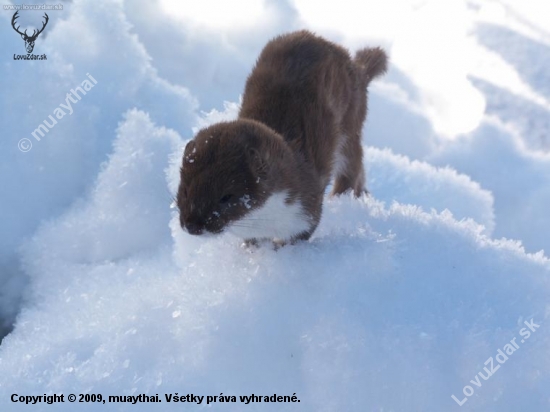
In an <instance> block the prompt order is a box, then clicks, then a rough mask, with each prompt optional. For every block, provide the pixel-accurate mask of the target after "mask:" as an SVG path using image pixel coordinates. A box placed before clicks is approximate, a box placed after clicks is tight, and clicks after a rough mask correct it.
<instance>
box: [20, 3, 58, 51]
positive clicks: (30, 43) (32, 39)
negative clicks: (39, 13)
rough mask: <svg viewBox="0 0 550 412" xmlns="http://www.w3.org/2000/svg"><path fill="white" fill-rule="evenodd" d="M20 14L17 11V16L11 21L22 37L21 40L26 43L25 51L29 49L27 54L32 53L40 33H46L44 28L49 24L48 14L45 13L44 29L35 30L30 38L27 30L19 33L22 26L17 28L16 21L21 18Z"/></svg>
mask: <svg viewBox="0 0 550 412" xmlns="http://www.w3.org/2000/svg"><path fill="white" fill-rule="evenodd" d="M18 13H19V11H16V12H15V14H14V15H13V17H12V19H11V26H12V27H13V29H14V30H15V31H16V32H17V33H19V34H20V35H21V38H22V39H23V40H24V41H25V49H27V53H32V51H33V50H34V42H35V41H36V39H37V37H38V36H39V35H40V33H42V32H43V31H44V28H45V27H46V25H47V24H48V21H49V17H48V15H47V14H46V13H44V23H42V28H41V29H40V30H34V31H33V33H32V35H30V36H29V35H28V34H27V30H25V31H24V32H21V31H19V27H21V26H17V27H15V24H16V20H17V18H18V17H19V16H18Z"/></svg>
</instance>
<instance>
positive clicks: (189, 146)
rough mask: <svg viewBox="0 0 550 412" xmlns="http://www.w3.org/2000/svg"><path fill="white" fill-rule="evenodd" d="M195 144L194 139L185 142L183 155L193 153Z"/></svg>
mask: <svg viewBox="0 0 550 412" xmlns="http://www.w3.org/2000/svg"><path fill="white" fill-rule="evenodd" d="M196 147H197V146H196V145H195V141H194V140H191V141H190V142H189V143H187V145H186V146H185V150H184V151H183V155H184V156H188V155H190V154H191V153H194V152H193V150H195V149H196Z"/></svg>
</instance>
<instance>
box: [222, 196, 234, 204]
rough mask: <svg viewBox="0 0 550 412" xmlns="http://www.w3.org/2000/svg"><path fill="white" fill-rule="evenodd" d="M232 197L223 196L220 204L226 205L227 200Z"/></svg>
mask: <svg viewBox="0 0 550 412" xmlns="http://www.w3.org/2000/svg"><path fill="white" fill-rule="evenodd" d="M232 197H233V195H224V196H223V197H222V198H221V199H220V203H227V202H229V200H230V199H231V198H232Z"/></svg>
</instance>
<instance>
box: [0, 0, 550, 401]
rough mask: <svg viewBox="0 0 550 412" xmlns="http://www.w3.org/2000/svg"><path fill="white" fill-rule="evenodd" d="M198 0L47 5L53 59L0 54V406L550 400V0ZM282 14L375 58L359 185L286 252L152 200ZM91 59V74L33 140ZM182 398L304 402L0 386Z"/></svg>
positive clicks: (230, 99) (171, 179) (10, 49)
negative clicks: (374, 52)
mask: <svg viewBox="0 0 550 412" xmlns="http://www.w3.org/2000/svg"><path fill="white" fill-rule="evenodd" d="M201 4H202V5H201V6H200V7H199V6H197V7H196V8H193V12H188V13H186V8H187V9H188V8H191V7H192V6H191V5H190V4H188V3H186V2H185V4H184V3H179V2H173V1H168V0H158V1H154V2H151V1H145V0H136V1H133V2H125V1H122V0H106V1H104V2H101V3H100V2H92V1H89V0H75V1H74V2H72V3H64V7H65V10H64V11H63V12H53V11H52V12H51V13H49V14H50V23H49V24H50V26H49V27H48V31H47V35H45V36H44V37H43V38H40V39H39V40H38V41H37V43H36V49H35V50H36V52H38V51H39V50H41V52H45V53H46V54H47V55H48V61H47V63H46V64H44V62H21V61H12V60H9V59H7V60H6V61H5V62H4V64H3V65H2V66H1V67H0V74H1V75H0V86H1V87H2V90H4V93H2V95H1V96H0V99H1V103H2V108H3V109H4V110H3V111H2V112H1V113H0V119H1V124H2V131H3V137H4V138H3V139H1V140H0V199H2V202H1V203H0V209H1V212H2V213H0V228H1V230H0V283H1V284H2V288H1V289H0V334H1V330H2V329H4V330H5V331H6V333H7V332H8V331H9V330H11V328H12V325H14V326H13V331H11V333H9V334H8V335H7V336H6V337H5V338H4V340H3V341H2V343H1V345H0V410H1V411H11V410H23V409H26V410H32V411H40V410H56V411H57V410H67V411H69V410H71V411H73V410H82V411H86V410H94V411H95V410H144V411H145V410H146V411H149V410H176V409H177V410H179V409H197V410H199V409H205V408H213V409H216V410H230V411H241V410H243V409H244V408H247V409H250V410H303V411H374V410H376V411H420V410H421V411H451V410H459V409H460V410H472V411H517V410H528V411H546V410H548V407H549V405H550V397H549V394H548V393H549V392H548V387H549V386H550V375H549V370H550V365H549V363H550V356H549V355H548V353H549V347H550V327H548V324H547V323H548V322H547V319H548V317H549V315H550V306H549V304H548V296H549V293H550V284H549V276H550V261H549V260H548V258H547V256H546V255H545V254H544V252H538V251H539V250H541V249H545V250H546V251H548V250H550V237H549V236H548V233H549V231H550V219H549V218H548V206H547V205H548V204H550V143H549V142H550V140H549V139H550V133H549V130H550V122H549V121H548V119H549V118H550V116H549V114H550V113H549V112H550V77H549V76H548V71H547V69H546V68H547V67H548V62H550V31H549V29H548V27H550V26H549V25H548V23H550V17H548V16H550V10H549V9H548V5H547V2H545V1H540V2H537V1H535V0H532V1H522V2H519V1H513V0H490V1H481V0H469V1H464V0H415V1H410V2H409V1H404V0H391V1H387V0H384V1H382V0H375V1H372V2H357V1H352V0H345V1H344V0H342V1H340V2H338V3H334V4H328V3H327V4H326V7H325V6H323V8H322V11H321V8H320V6H319V4H318V2H313V1H311V0H295V1H292V2H291V1H286V2H284V1H283V2H274V1H267V0H266V1H265V2H263V5H262V7H261V8H259V9H258V8H257V6H256V5H252V4H248V6H249V7H252V11H253V12H251V13H249V14H247V13H244V12H242V10H243V9H239V10H240V11H241V13H235V12H234V10H235V9H231V10H226V9H224V8H223V7H220V8H218V7H217V6H216V5H217V3H215V2H212V1H205V2H201ZM336 4H338V6H336ZM245 6H247V2H243V3H242V4H241V7H243V8H244V7H245ZM235 7H236V8H237V9H238V6H235ZM216 9H218V14H216ZM344 11H345V13H344ZM29 13H30V12H29ZM29 13H25V14H24V15H29ZM209 13H212V14H215V16H212V18H209V17H208V16H209ZM11 16H12V13H11V12H7V11H3V10H2V11H1V12H0V20H2V24H0V38H1V39H2V45H3V47H2V50H4V51H6V53H7V56H8V57H10V56H11V53H21V50H22V47H23V43H22V41H21V39H20V38H19V37H18V36H16V35H15V34H14V32H13V30H12V28H11V27H10V24H9V20H10V19H11ZM301 27H309V28H311V29H314V30H316V31H318V32H319V33H322V34H324V35H326V36H327V37H329V38H331V39H334V40H335V41H338V42H341V43H343V44H346V45H347V46H348V47H350V48H352V49H354V48H357V47H361V46H363V45H365V44H382V45H384V46H385V47H386V48H387V49H388V51H389V52H390V54H391V61H392V66H391V69H390V72H389V73H388V75H387V76H386V77H385V78H384V79H383V80H381V81H378V82H376V83H375V84H373V87H372V90H371V93H370V108H369V120H368V123H367V125H366V127H365V130H364V143H365V145H366V146H365V154H366V156H365V167H366V168H367V172H368V173H367V174H368V187H369V190H370V191H371V193H372V194H373V196H372V197H371V198H362V199H359V200H356V199H353V198H351V197H349V196H343V197H341V198H336V199H328V198H327V200H326V203H325V208H324V212H323V218H322V220H321V224H320V226H319V228H318V230H317V231H316V232H315V235H314V237H313V238H312V240H311V241H310V242H309V243H303V244H299V245H296V246H293V247H284V248H282V249H280V250H279V251H274V250H271V249H270V248H261V249H259V250H254V251H251V250H247V249H244V248H242V247H241V246H240V241H239V239H238V238H236V237H233V236H232V235H230V234H226V235H222V236H219V237H213V238H202V237H189V236H188V235H186V234H185V233H184V232H183V231H182V230H181V229H180V227H179V223H178V217H177V214H176V211H175V210H174V209H170V204H171V203H172V196H173V195H174V193H175V191H176V188H177V184H178V168H179V163H180V159H181V153H182V148H183V147H184V145H185V143H186V141H187V140H188V139H189V138H191V137H192V136H193V133H194V131H196V130H197V128H200V127H204V126H205V125H208V124H211V123H212V122H215V121H220V120H224V119H230V118H234V117H235V115H236V113H237V110H238V105H239V103H238V102H239V94H240V93H241V92H242V87H243V84H244V81H245V79H246V75H247V74H248V71H249V70H250V67H251V65H252V64H253V62H254V60H255V58H256V56H257V54H258V52H259V50H260V49H261V47H262V46H263V44H264V43H265V42H266V41H267V40H268V39H269V38H270V37H272V36H273V35H276V34H278V33H281V32H284V31H289V30H293V29H296V28H301ZM250 33H254V35H253V36H252V35H250ZM44 34H46V31H45V32H44ZM74 39H78V42H79V43H78V47H75V42H74ZM86 73H90V74H91V75H93V76H94V78H96V79H97V81H98V84H97V85H96V86H94V88H93V89H92V90H91V91H90V92H89V94H87V95H86V96H83V98H82V100H81V101H79V102H78V103H77V104H74V113H73V114H72V115H68V116H66V117H64V118H63V119H61V120H60V121H59V123H58V124H57V125H56V126H55V127H54V128H53V129H52V130H51V131H50V132H49V133H48V134H47V135H46V136H45V137H43V138H42V140H41V141H39V142H38V141H35V140H34V139H33V138H32V137H31V136H30V134H31V132H32V131H33V130H34V129H35V128H36V127H37V126H38V124H40V123H41V122H42V121H43V120H44V119H46V118H47V116H48V115H49V114H51V113H52V112H53V110H54V109H55V108H56V107H58V106H59V104H60V103H63V102H64V100H65V95H66V93H68V92H69V91H70V90H71V89H72V88H74V87H75V86H77V85H79V84H80V83H81V82H82V81H83V80H84V79H85V78H86ZM21 79H24V81H22V80H21ZM24 137H26V138H30V139H32V143H33V148H32V149H31V150H30V151H29V152H27V153H21V152H20V151H19V150H18V148H17V144H18V141H19V140H20V139H21V138H24ZM503 237H505V238H508V239H517V240H506V239H503ZM524 245H525V246H524ZM531 319H533V320H534V321H535V323H538V324H540V325H541V326H540V328H539V329H537V331H536V332H534V333H533V334H532V336H531V337H530V338H529V340H525V342H524V343H521V344H520V348H519V349H518V351H517V352H516V353H514V354H513V355H511V356H510V359H509V360H508V361H507V362H506V363H505V364H503V365H501V368H500V369H499V371H498V372H496V374H495V375H494V376H492V377H490V379H489V380H487V381H484V380H481V384H482V385H481V387H477V386H475V385H474V384H472V383H470V381H471V380H474V381H475V376H476V374H477V373H478V372H479V371H483V367H484V366H485V365H484V362H485V361H486V360H487V359H488V358H489V357H491V356H493V357H494V356H495V355H496V354H497V350H498V349H502V348H503V347H504V345H506V344H507V343H508V342H509V341H510V340H512V339H513V338H515V337H518V341H519V331H520V329H521V328H522V327H525V324H524V321H529V320H531ZM465 385H470V386H472V387H473V389H474V394H473V395H472V396H471V397H469V398H468V401H467V402H466V403H465V404H464V405H463V406H462V407H459V406H458V405H457V404H456V402H455V401H454V400H452V398H451V395H455V396H456V397H457V398H458V399H462V398H464V395H463V393H462V390H463V387H464V386H465ZM176 392H178V393H179V394H180V395H183V394H187V393H195V394H199V395H219V394H220V393H221V392H223V393H224V394H225V395H237V396H238V395H250V394H252V393H255V394H266V395H272V394H273V393H277V394H282V395H292V394H293V393H296V395H297V396H298V398H299V399H300V401H301V402H300V403H295V404H275V405H265V404H249V405H247V406H243V405H242V404H239V403H224V404H220V403H216V404H211V405H208V406H206V405H204V404H203V405H199V406H191V405H174V404H167V403H162V404H160V405H156V407H150V406H149V405H147V404H137V405H122V404H109V405H97V404H96V405H94V404H82V403H81V404H78V405H73V404H69V403H65V404H59V405H56V406H50V405H46V404H37V405H33V406H28V405H20V404H15V403H12V402H10V401H9V397H10V396H11V394H12V393H18V394H21V395H39V394H44V393H47V394H52V393H58V394H61V393H63V394H65V395H68V394H69V393H76V394H78V393H101V394H103V396H108V395H138V394H141V393H147V394H157V393H158V394H160V395H161V397H163V395H164V394H166V393H176ZM54 408H55V409H54Z"/></svg>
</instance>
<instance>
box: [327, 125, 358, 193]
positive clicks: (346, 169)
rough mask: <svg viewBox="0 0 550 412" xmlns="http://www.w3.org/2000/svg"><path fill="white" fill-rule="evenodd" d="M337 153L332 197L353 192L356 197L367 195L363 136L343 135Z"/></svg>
mask: <svg viewBox="0 0 550 412" xmlns="http://www.w3.org/2000/svg"><path fill="white" fill-rule="evenodd" d="M342 140H343V141H342V142H341V144H340V146H339V148H338V149H339V150H338V151H337V153H336V161H335V164H334V167H335V179H334V186H333V189H332V193H331V195H333V196H334V195H340V194H342V193H345V192H348V191H353V194H354V195H355V197H359V196H361V195H362V194H363V193H366V192H367V190H366V189H365V171H364V169H363V147H362V146H361V135H360V134H359V133H354V134H353V135H351V136H350V135H348V134H346V135H343V136H342Z"/></svg>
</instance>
